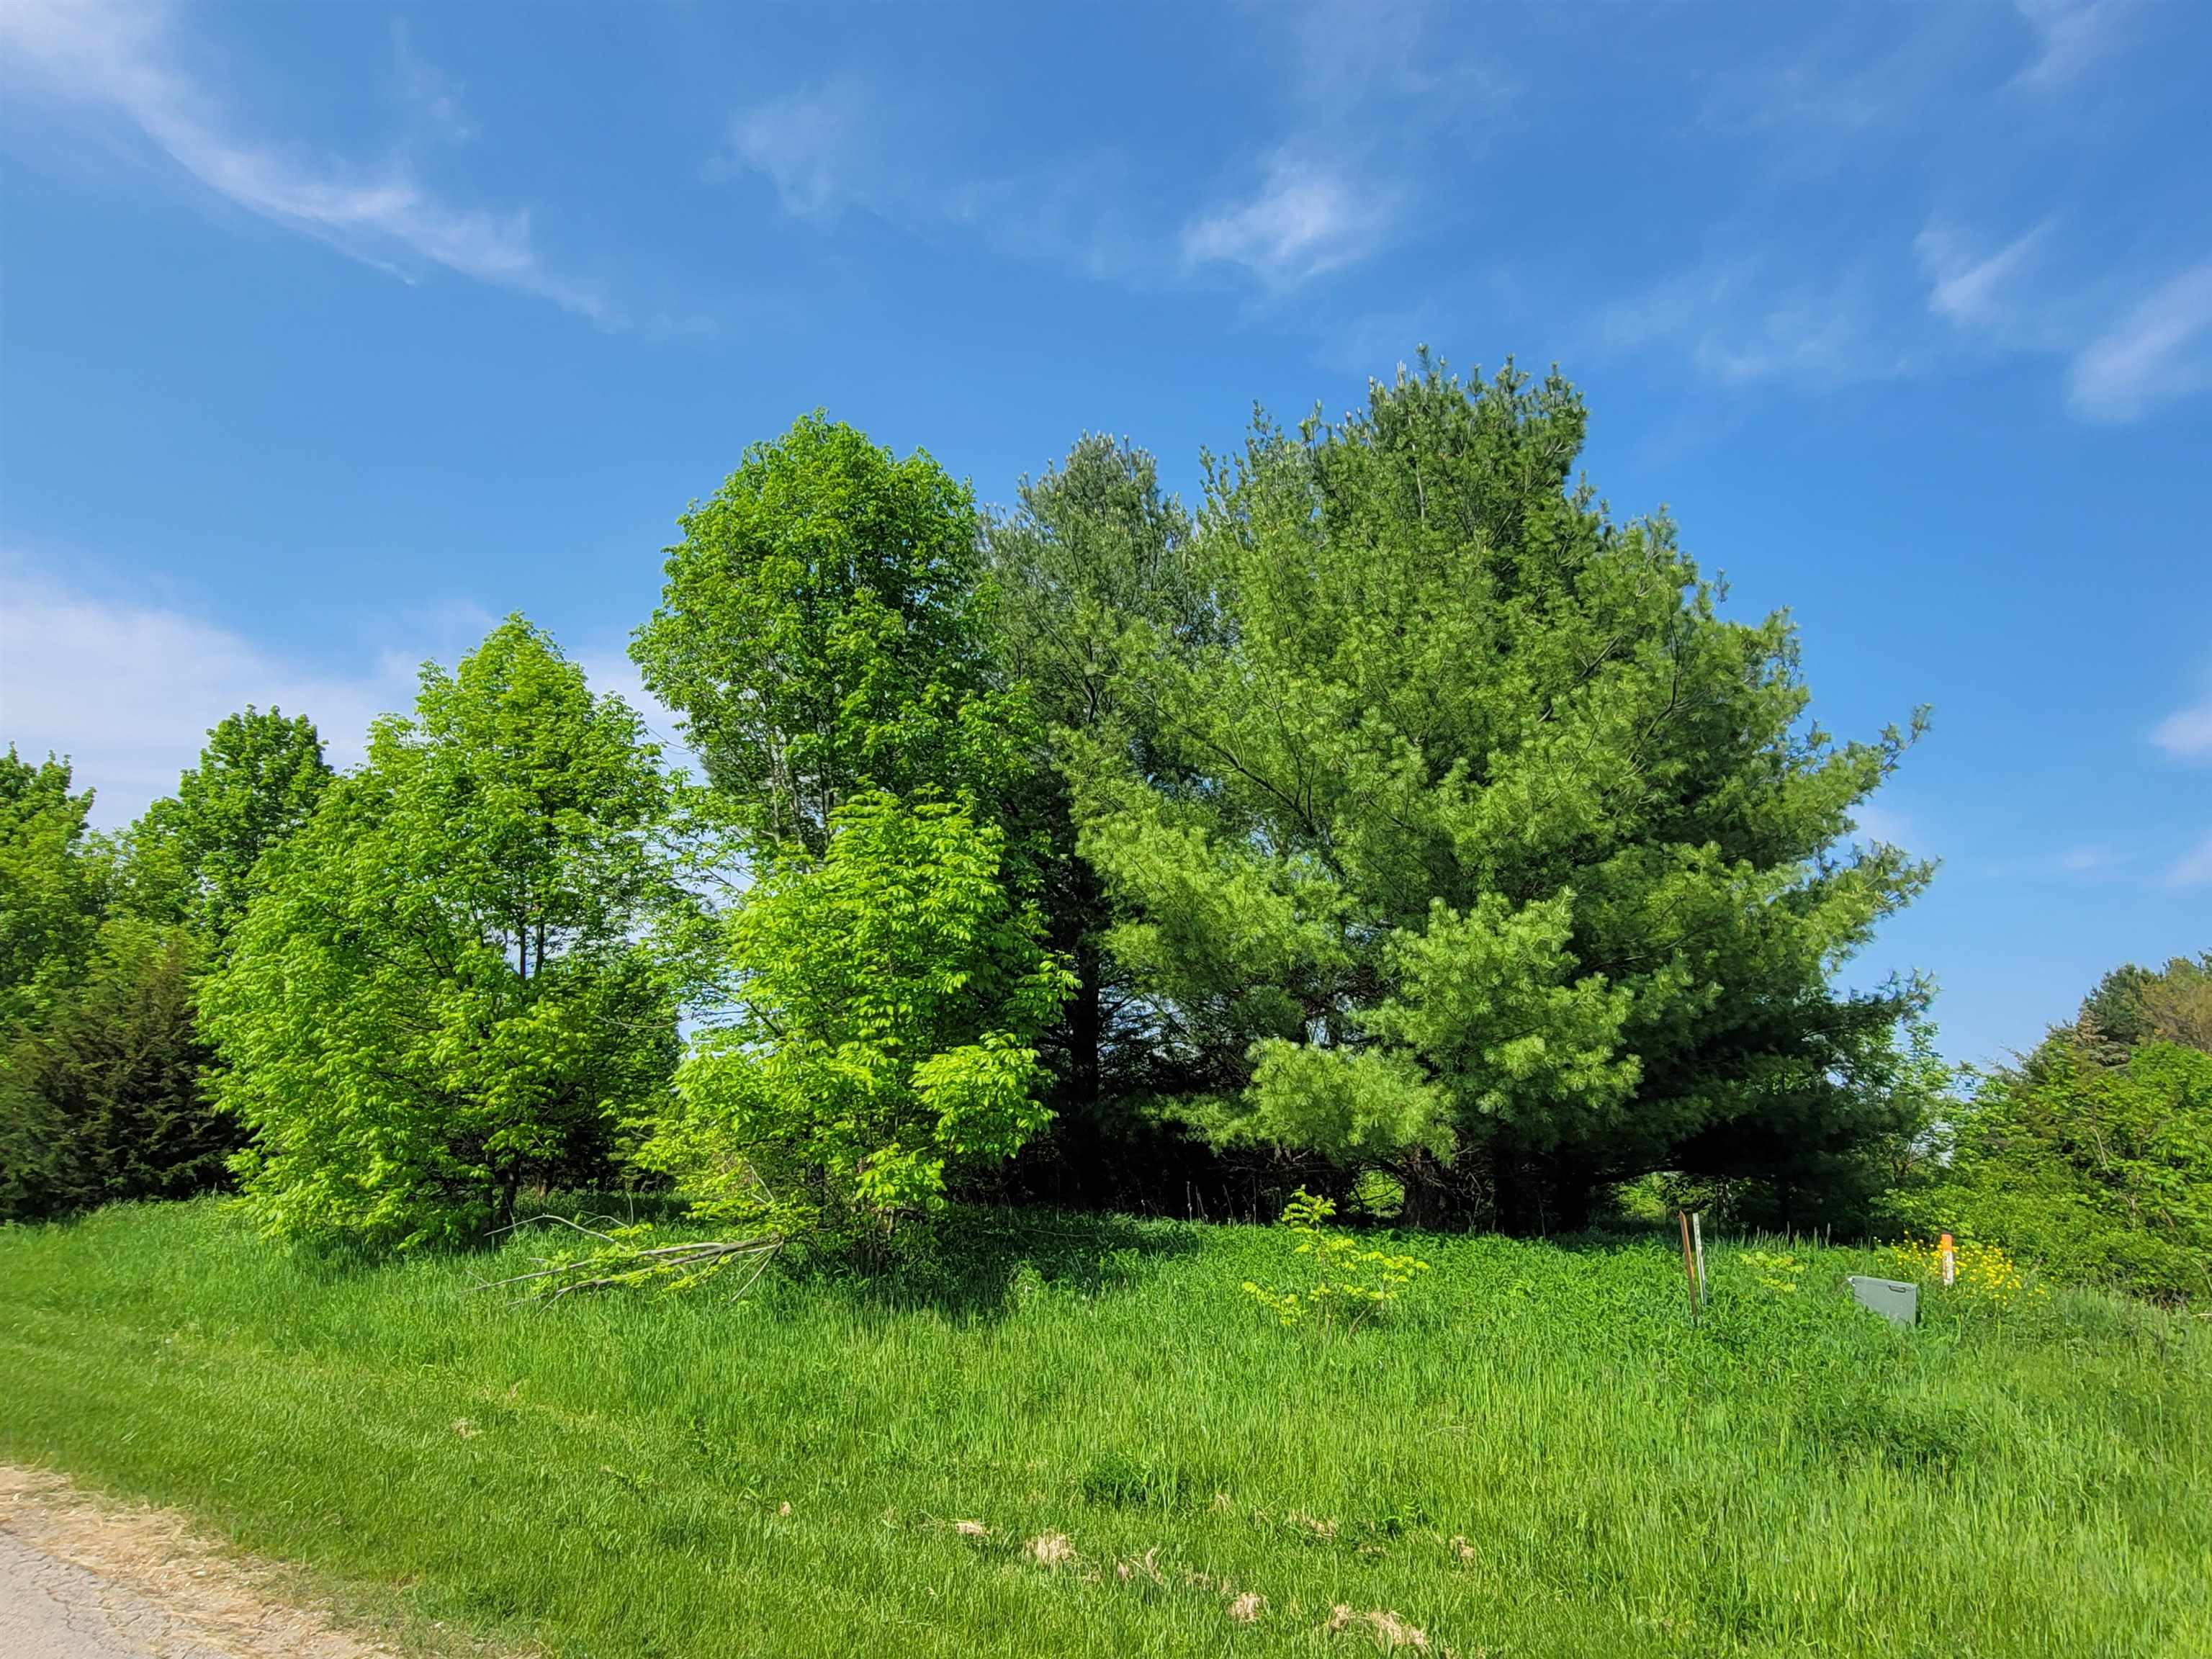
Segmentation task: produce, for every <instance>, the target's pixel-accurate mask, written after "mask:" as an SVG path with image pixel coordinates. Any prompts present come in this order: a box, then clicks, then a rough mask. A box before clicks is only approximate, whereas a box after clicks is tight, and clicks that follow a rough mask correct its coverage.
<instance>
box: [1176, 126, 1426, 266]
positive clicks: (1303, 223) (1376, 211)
mask: <svg viewBox="0 0 2212 1659" xmlns="http://www.w3.org/2000/svg"><path fill="white" fill-rule="evenodd" d="M1397 211H1398V195H1397V192H1396V191H1395V190H1393V189H1391V188H1389V187H1387V186H1382V187H1378V186H1377V185H1375V184H1374V183H1373V182H1372V181H1371V180H1363V179H1357V178H1355V177H1353V176H1352V175H1351V174H1350V173H1346V172H1345V171H1343V170H1341V169H1340V168H1338V167H1334V166H1333V165H1331V164H1328V163H1326V162H1316V161H1307V160H1304V159H1301V158H1299V157H1297V156H1295V155H1290V154H1287V153H1283V152H1278V153H1277V154H1276V155H1272V156H1270V157H1269V158H1268V159H1267V163H1266V166H1265V169H1264V173H1263V176H1262V178H1261V179H1260V181H1259V183H1258V185H1257V187H1256V189H1255V190H1254V191H1252V193H1251V194H1249V196H1246V197H1243V198H1241V199H1239V200H1237V201H1234V202H1231V203H1226V204H1221V205H1219V206H1217V207H1215V208H1212V209H1211V210H1207V211H1206V212H1203V213H1200V214H1198V215H1196V216H1194V217H1193V218H1191V219H1190V220H1189V221H1188V222H1187V223H1186V224H1185V225H1184V226H1183V228H1182V257H1183V259H1184V261H1185V263H1186V264H1189V265H1192V266H1199V265H1205V264H1231V265H1236V266H1239V267H1241V268H1242V269H1243V270H1247V271H1249V272H1250V273H1251V274H1252V275H1253V276H1256V277H1258V278H1259V279H1260V281H1261V283H1263V284H1264V285H1265V286H1267V288H1269V289H1289V288H1295V287H1297V286H1298V285H1300V284H1301V283H1308V282H1310V281H1312V280H1313V279H1314V278H1315V277H1316V276H1323V275H1325V274H1326V273H1328V272H1329V271H1332V270H1342V269H1343V268H1344V267H1346V266H1347V265H1351V264H1357V263H1358V262H1359V261H1360V260H1362V259H1364V258H1369V257H1370V256H1371V255H1372V254H1374V253H1376V252H1380V251H1381V248H1382V246H1383V240H1384V238H1385V237H1386V235H1387V234H1388V233H1389V229H1390V228H1391V225H1392V222H1393V221H1394V220H1395V218H1396V216H1397Z"/></svg>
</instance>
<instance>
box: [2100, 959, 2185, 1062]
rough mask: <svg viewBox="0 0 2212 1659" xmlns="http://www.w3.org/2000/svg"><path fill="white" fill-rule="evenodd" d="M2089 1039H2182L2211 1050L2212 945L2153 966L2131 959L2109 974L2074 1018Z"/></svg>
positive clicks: (2123, 1044) (2130, 1042)
mask: <svg viewBox="0 0 2212 1659" xmlns="http://www.w3.org/2000/svg"><path fill="white" fill-rule="evenodd" d="M2075 1029H2076V1030H2077V1031H2078V1032H2079V1033H2080V1035H2081V1036H2082V1037H2084V1038H2085V1039H2087V1040H2088V1041H2090V1042H2096V1043H2103V1044H2109V1045H2112V1046H2114V1047H2117V1048H2121V1049H2130V1048H2137V1047H2139V1046H2141V1045H2142V1044H2143V1043H2146V1042H2177V1043H2179V1044H2180V1045H2181V1046H2182V1047H2184V1048H2195V1049H2197V1050H2199V1051H2201V1052H2203V1053H2207V1054H2212V951H2208V952H2207V953H2205V954H2204V955H2203V956H2201V957H2197V958H2196V959H2195V960H2194V961H2192V960H2191V959H2190V958H2189V957H2174V958H2173V959H2172V961H2171V962H2169V963H2166V966H2165V967H2163V968H2161V969H2156V970H2155V971H2154V970H2153V969H2148V968H2140V967H2137V966H2136V965H2135V964H2134V963H2129V964H2128V965H2127V966H2125V967H2122V968H2115V969H2113V970H2112V972H2111V973H2109V974H2107V975H2105V977H2104V978H2103V980H2102V981H2100V982H2099V984H2098V986H2097V988H2096V989H2095V990H2094V991H2093V992H2091V993H2090V994H2089V996H2088V999H2087V1000H2086V1001H2084V1002H2083V1003H2082V1005H2081V1014H2080V1016H2079V1018H2077V1019H2076V1020H2075Z"/></svg>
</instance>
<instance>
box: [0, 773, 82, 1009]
mask: <svg viewBox="0 0 2212 1659" xmlns="http://www.w3.org/2000/svg"><path fill="white" fill-rule="evenodd" d="M91 806H92V792H91V791H90V790H83V791H78V792H73V791H72V788H71V781H70V765H69V763H68V762H67V761H65V760H56V759H54V758H53V757H52V756H49V757H47V758H46V760H44V761H43V762H41V763H39V764H37V765H35V766H34V765H33V764H31V763H29V762H28V761H26V760H23V759H22V758H21V757H19V756H18V755H17V754H16V752H15V745H14V744H9V748H8V752H7V754H6V756H5V757H0V1031H5V1030H10V1029H12V1028H13V1027H15V1025H17V1024H20V1023H21V1021H23V1020H25V1019H27V1018H33V1017H34V1016H35V1015H37V1014H38V1013H39V1012H41V1011H42V1010H43V1009H45V1008H46V1007H47V1006H50V1005H51V1003H52V1000H53V999H54V997H55V996H56V995H58V994H60V993H61V992H62V991H63V990H64V989H65V988H66V987H68V986H70V985H71V984H73V983H75V982H76V980H77V979H78V978H79V977H80V976H81V975H82V973H83V972H84V969H85V965H86V963H87V961H88V957H89V956H90V953H91V951H92V944H93V939H94V934H95V933H97V932H98V930H99V927H100V915H101V914H102V911H103V909H104V908H105V906H106V889H107V883H108V861H107V860H106V859H105V858H104V857H102V856H101V855H100V849H99V848H98V847H97V846H96V845H95V844H94V842H93V841H92V839H91V838H90V837H89V836H88V834H87V831H86V828H85V815H86V813H87V812H88V811H90V810H91Z"/></svg>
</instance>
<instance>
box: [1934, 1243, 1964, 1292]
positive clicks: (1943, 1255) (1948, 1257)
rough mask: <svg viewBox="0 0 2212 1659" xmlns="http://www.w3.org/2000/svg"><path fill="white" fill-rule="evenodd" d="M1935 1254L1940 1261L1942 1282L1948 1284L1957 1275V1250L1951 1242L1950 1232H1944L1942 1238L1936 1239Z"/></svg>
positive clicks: (1956, 1277)
mask: <svg viewBox="0 0 2212 1659" xmlns="http://www.w3.org/2000/svg"><path fill="white" fill-rule="evenodd" d="M1936 1258H1937V1260H1938V1261H1941V1262H1942V1267H1943V1283H1944V1284H1945V1285H1950V1284H1952V1283H1953V1282H1954V1281H1955V1280H1956V1279H1958V1277H1959V1252H1958V1250H1957V1249H1955V1248H1954V1246H1953V1244H1952V1243H1951V1235H1950V1234H1948V1233H1945V1234H1944V1235H1943V1237H1942V1238H1940V1239H1938V1240H1936Z"/></svg>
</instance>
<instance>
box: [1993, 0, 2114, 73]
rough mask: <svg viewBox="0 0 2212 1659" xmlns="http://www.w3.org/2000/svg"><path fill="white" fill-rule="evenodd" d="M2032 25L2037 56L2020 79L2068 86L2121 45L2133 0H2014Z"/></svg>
mask: <svg viewBox="0 0 2212 1659" xmlns="http://www.w3.org/2000/svg"><path fill="white" fill-rule="evenodd" d="M2013 9H2014V10H2015V11H2016V12H2018V13H2019V14H2020V16H2021V21H2023V22H2025V23H2026V24H2027V27H2028V32H2029V33H2030V34H2031V35H2032V36H2033V40H2034V43H2035V57H2034V58H2033V61H2031V62H2030V63H2029V64H2028V65H2027V68H2025V69H2023V70H2021V72H2020V74H2019V76H2017V77H2016V80H2015V83H2016V84H2018V85H2021V86H2027V87H2035V88H2052V87H2057V86H2063V84H2064V83H2065V82H2069V81H2071V80H2072V79H2074V77H2075V76H2077V75H2079V74H2081V71H2082V70H2085V69H2087V68H2088V66H2089V65H2090V64H2093V63H2095V62H2096V61H2097V60H2098V59H2099V58H2102V57H2104V56H2106V54H2107V53H2109V52H2111V51H2112V49H2113V47H2114V46H2116V45H2117V44H2118V32H2119V31H2118V25H2119V23H2120V21H2121V20H2122V19H2123V17H2124V15H2126V12H2127V10H2128V4H2127V0H2013Z"/></svg>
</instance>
